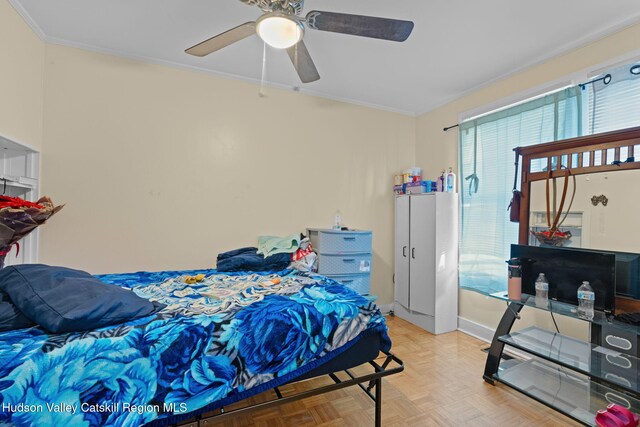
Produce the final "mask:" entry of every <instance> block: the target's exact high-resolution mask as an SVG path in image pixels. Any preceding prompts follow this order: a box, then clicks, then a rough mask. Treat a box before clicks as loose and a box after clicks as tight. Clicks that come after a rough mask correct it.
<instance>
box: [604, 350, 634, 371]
mask: <svg viewBox="0 0 640 427" xmlns="http://www.w3.org/2000/svg"><path fill="white" fill-rule="evenodd" d="M605 358H606V359H607V362H609V363H611V364H612V365H616V366H619V367H620V368H624V369H629V368H631V366H632V363H631V361H630V360H629V359H627V358H626V357H624V356H622V355H620V356H613V355H611V354H607V355H605Z"/></svg>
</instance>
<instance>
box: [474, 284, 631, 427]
mask: <svg viewBox="0 0 640 427" xmlns="http://www.w3.org/2000/svg"><path fill="white" fill-rule="evenodd" d="M490 296H491V297H493V298H497V299H500V300H504V301H505V302H506V304H507V308H506V310H505V312H504V315H503V316H502V319H501V321H500V323H499V325H498V328H497V329H496V332H495V335H494V337H493V340H492V342H491V347H490V348H489V352H488V356H487V362H486V365H485V370H484V375H483V378H484V380H485V381H487V382H488V383H490V384H495V382H496V381H499V382H501V383H503V384H506V385H508V386H510V387H512V388H514V389H516V390H518V391H520V392H522V393H524V394H525V395H527V396H529V397H531V398H533V399H535V400H537V401H539V402H541V403H543V404H545V405H547V406H549V407H551V408H553V409H555V410H557V411H559V412H562V413H563V414H565V415H567V416H569V417H571V418H573V419H575V420H576V421H578V422H580V423H582V424H584V425H589V426H594V425H595V415H596V412H597V411H598V410H599V409H605V408H606V407H607V405H608V404H610V403H617V404H619V405H622V406H624V407H626V408H628V409H630V410H631V411H633V412H636V413H639V412H640V395H639V393H640V375H639V372H640V371H639V366H640V364H639V363H638V358H637V353H636V354H630V352H629V351H625V350H624V349H622V350H621V351H618V350H615V349H612V348H610V347H609V348H607V347H605V346H601V345H599V344H595V343H592V342H584V341H580V340H577V339H575V338H571V337H568V336H564V335H561V334H559V333H557V332H555V331H549V330H546V329H542V328H539V327H536V326H532V327H529V328H526V329H524V330H521V331H518V332H511V328H512V326H513V324H514V322H515V320H516V319H519V318H520V311H521V310H522V308H523V307H532V308H536V309H540V310H546V311H550V312H551V313H555V314H560V315H563V316H568V317H573V318H579V317H578V316H577V314H576V312H575V310H576V306H574V305H570V304H565V303H562V302H558V301H553V300H549V301H546V302H544V303H539V304H536V299H535V297H533V296H529V295H523V298H522V300H510V299H508V298H507V296H506V292H500V293H496V294H491V295H490ZM585 321H587V320H585ZM589 322H591V325H590V326H591V329H592V334H591V335H592V337H594V336H597V335H599V333H600V332H599V331H600V330H602V329H603V328H605V329H606V328H613V329H615V330H617V331H620V334H621V335H624V336H627V337H629V336H631V337H634V339H635V342H634V345H637V342H638V340H637V336H638V335H639V334H640V328H639V327H638V326H634V325H629V324H626V323H622V322H618V321H615V320H614V319H613V318H612V317H611V316H607V315H605V314H604V313H602V312H598V311H596V313H595V316H594V319H593V320H589ZM613 329H612V330H613ZM594 331H596V332H597V333H595V334H594ZM592 341H595V342H597V341H598V340H594V339H592ZM505 345H506V346H510V347H513V348H515V349H517V350H519V351H520V352H525V353H527V355H528V356H531V358H530V359H528V360H520V359H515V358H513V359H508V360H506V359H502V353H503V350H504V348H505ZM625 348H626V347H625ZM629 350H632V351H631V353H633V350H635V351H637V349H635V348H632V349H629Z"/></svg>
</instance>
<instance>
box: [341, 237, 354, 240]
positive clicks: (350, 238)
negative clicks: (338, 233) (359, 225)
mask: <svg viewBox="0 0 640 427" xmlns="http://www.w3.org/2000/svg"><path fill="white" fill-rule="evenodd" d="M343 239H344V240H356V238H355V237H343Z"/></svg>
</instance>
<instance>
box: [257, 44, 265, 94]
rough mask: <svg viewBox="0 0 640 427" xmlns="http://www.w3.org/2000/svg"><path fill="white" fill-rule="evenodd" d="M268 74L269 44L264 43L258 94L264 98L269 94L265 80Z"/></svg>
mask: <svg viewBox="0 0 640 427" xmlns="http://www.w3.org/2000/svg"><path fill="white" fill-rule="evenodd" d="M266 75H267V44H266V43H264V42H263V43H262V77H261V78H260V91H259V92H258V96H259V97H260V98H264V97H266V96H267V94H266V93H265V92H264V80H265V77H266Z"/></svg>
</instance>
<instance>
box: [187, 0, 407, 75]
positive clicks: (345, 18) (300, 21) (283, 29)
mask: <svg viewBox="0 0 640 427" xmlns="http://www.w3.org/2000/svg"><path fill="white" fill-rule="evenodd" d="M240 1H241V2H243V3H246V4H248V5H251V6H258V7H259V8H260V9H262V11H263V12H264V13H263V14H262V16H260V17H259V18H258V19H257V20H256V21H251V22H246V23H244V24H242V25H239V26H237V27H235V28H232V29H230V30H228V31H225V32H224V33H221V34H218V35H217V36H214V37H212V38H210V39H208V40H205V41H203V42H201V43H198V44H196V45H195V46H192V47H190V48H188V49H187V50H185V52H186V53H188V54H190V55H194V56H200V57H202V56H206V55H209V54H210V53H213V52H215V51H217V50H220V49H222V48H223V47H226V46H229V45H230V44H232V43H235V42H237V41H240V40H243V39H245V38H247V37H249V36H251V35H253V34H256V33H257V34H258V36H259V37H260V38H261V39H262V40H264V42H265V43H267V44H269V45H270V46H273V47H275V48H278V49H286V50H287V53H288V54H289V58H290V59H291V62H292V63H293V66H294V67H295V69H296V72H297V73H298V76H299V77H300V80H301V81H302V82H303V83H310V82H314V81H316V80H318V79H320V75H319V74H318V70H317V69H316V66H315V64H314V63H313V60H312V59H311V55H310V54H309V51H308V50H307V47H306V46H305V44H304V41H303V40H302V38H303V37H304V32H305V29H312V30H320V31H330V32H333V33H342V34H349V35H354V36H361V37H370V38H376V39H383V40H391V41H396V42H403V41H405V40H406V39H407V38H408V37H409V35H410V34H411V31H412V30H413V22H411V21H401V20H397V19H387V18H377V17H373V16H364V15H350V14H346V13H335V12H323V11H318V10H313V11H311V12H309V13H307V15H306V16H305V17H301V16H300V14H301V13H302V8H303V7H304V0H240Z"/></svg>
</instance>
